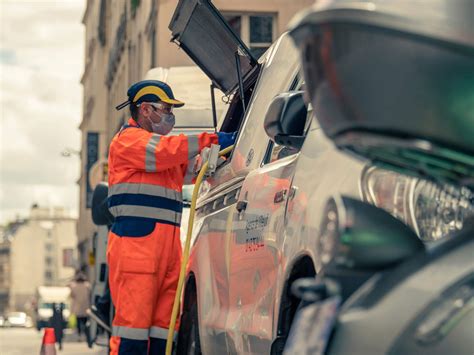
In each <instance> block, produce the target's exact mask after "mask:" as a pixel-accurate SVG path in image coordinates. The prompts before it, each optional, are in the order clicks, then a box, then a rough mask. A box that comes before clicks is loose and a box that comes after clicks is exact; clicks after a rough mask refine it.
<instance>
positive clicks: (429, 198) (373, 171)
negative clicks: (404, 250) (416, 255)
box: [361, 167, 474, 242]
mask: <svg viewBox="0 0 474 355" xmlns="http://www.w3.org/2000/svg"><path fill="white" fill-rule="evenodd" d="M361 188H362V195H363V198H364V200H365V201H367V202H369V203H372V204H374V205H375V206H377V207H380V208H383V209H384V210H386V211H388V212H389V213H391V214H392V215H393V216H395V217H397V218H399V219H400V220H402V221H403V222H405V223H406V224H407V225H409V226H410V227H411V228H413V230H414V231H415V232H416V233H417V234H418V236H419V237H420V238H421V239H422V240H423V241H427V242H429V241H434V240H437V239H440V238H441V237H443V236H445V235H446V234H448V233H449V232H452V231H456V230H460V229H462V227H463V225H464V222H465V220H466V219H467V218H468V217H471V216H474V204H473V201H474V194H473V193H472V191H470V190H469V189H467V188H464V187H462V188H458V187H454V186H448V185H445V186H440V185H437V184H435V183H432V182H430V181H427V180H423V179H419V178H414V177H410V176H406V175H402V174H399V173H396V172H392V171H388V170H384V169H381V168H376V167H369V168H367V169H365V170H364V172H363V174H362V180H361Z"/></svg>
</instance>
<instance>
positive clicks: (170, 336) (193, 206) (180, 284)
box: [166, 145, 234, 355]
mask: <svg viewBox="0 0 474 355" xmlns="http://www.w3.org/2000/svg"><path fill="white" fill-rule="evenodd" d="M233 148H234V146H233V145H231V146H230V147H227V148H225V149H223V150H221V151H220V152H219V156H223V155H226V154H227V153H229V152H230V151H231V150H232V149H233ZM207 166H208V162H205V163H204V164H203V165H202V167H201V170H200V171H199V174H198V176H197V178H196V183H195V184H194V189H193V197H192V199H191V208H190V210H189V222H188V232H187V234H186V242H185V243H184V252H183V259H182V261H181V270H180V272H179V280H178V288H177V289H176V295H175V296H174V304H173V312H172V313H171V320H170V326H169V328H168V338H167V340H166V355H171V350H172V348H173V336H174V328H175V326H176V319H177V318H178V311H179V306H180V305H179V303H180V300H181V292H182V291H183V284H184V277H185V274H186V265H187V264H188V260H189V248H190V247H191V236H192V234H193V224H194V214H195V213H196V201H197V197H198V193H199V188H200V187H201V183H202V180H203V179H204V175H205V174H206V172H207Z"/></svg>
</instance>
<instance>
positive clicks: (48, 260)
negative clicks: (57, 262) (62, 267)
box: [45, 256, 53, 266]
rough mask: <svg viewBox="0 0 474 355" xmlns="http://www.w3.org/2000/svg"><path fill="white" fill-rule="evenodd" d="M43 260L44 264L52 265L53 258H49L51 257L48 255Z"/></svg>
mask: <svg viewBox="0 0 474 355" xmlns="http://www.w3.org/2000/svg"><path fill="white" fill-rule="evenodd" d="M45 261H46V265H48V266H51V265H53V258H51V257H49V256H48V257H47V258H46V259H45Z"/></svg>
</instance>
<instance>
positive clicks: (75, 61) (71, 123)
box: [0, 0, 86, 224]
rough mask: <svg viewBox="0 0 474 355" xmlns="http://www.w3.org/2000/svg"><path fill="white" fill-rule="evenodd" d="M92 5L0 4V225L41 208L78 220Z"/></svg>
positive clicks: (72, 0) (76, 0)
mask: <svg viewBox="0 0 474 355" xmlns="http://www.w3.org/2000/svg"><path fill="white" fill-rule="evenodd" d="M85 3H86V1H85V0H58V1H52V0H48V1H42V0H30V1H25V0H0V28H1V32H0V224H5V223H7V222H9V221H11V220H13V219H15V218H16V217H27V216H28V214H29V210H30V207H31V205H32V204H33V203H37V204H39V206H43V207H65V208H67V209H68V210H70V211H71V213H72V215H74V216H77V213H78V212H77V211H78V203H79V188H78V185H77V180H78V179H79V176H80V165H81V162H80V159H79V157H78V156H77V155H75V154H71V156H70V157H68V158H66V157H64V156H62V155H61V152H62V151H64V149H66V148H72V149H73V150H75V151H79V150H80V139H81V135H80V131H79V129H78V127H79V124H80V122H81V115H82V86H81V84H80V80H81V75H82V73H83V69H84V36H85V29H84V26H83V25H82V23H81V19H82V15H83V14H84V9H85Z"/></svg>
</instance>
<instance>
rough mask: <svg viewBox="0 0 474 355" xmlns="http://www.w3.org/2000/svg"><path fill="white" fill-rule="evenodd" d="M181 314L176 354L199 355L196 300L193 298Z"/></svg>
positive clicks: (199, 344) (199, 343)
mask: <svg viewBox="0 0 474 355" xmlns="http://www.w3.org/2000/svg"><path fill="white" fill-rule="evenodd" d="M191 302H192V304H190V305H189V306H188V307H187V310H186V311H184V312H183V315H182V316H181V325H180V330H179V335H178V346H177V349H176V350H177V351H176V354H178V355H201V354H202V352H201V342H200V340H199V322H198V312H197V302H196V299H195V298H193V300H192V301H191Z"/></svg>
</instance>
